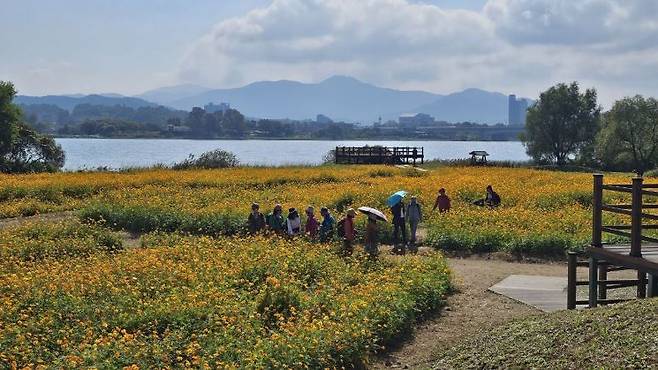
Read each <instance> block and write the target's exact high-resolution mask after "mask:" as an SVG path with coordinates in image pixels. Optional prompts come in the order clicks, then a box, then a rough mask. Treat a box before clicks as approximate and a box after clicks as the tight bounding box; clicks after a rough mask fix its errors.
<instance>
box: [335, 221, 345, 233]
mask: <svg viewBox="0 0 658 370" xmlns="http://www.w3.org/2000/svg"><path fill="white" fill-rule="evenodd" d="M336 233H338V236H339V237H341V238H344V237H345V219H344V218H341V219H340V221H338V223H337V224H336Z"/></svg>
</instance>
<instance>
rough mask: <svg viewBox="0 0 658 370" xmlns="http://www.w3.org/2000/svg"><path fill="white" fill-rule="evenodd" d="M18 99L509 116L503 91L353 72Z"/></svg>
mask: <svg viewBox="0 0 658 370" xmlns="http://www.w3.org/2000/svg"><path fill="white" fill-rule="evenodd" d="M16 102H17V103H19V104H25V105H30V104H52V105H56V106H59V107H61V108H63V109H67V110H69V111H70V110H72V109H73V107H75V105H78V104H85V103H87V104H93V105H110V106H113V105H124V106H128V107H132V108H138V107H142V106H157V105H164V106H167V107H171V108H175V109H182V110H188V111H189V110H190V109H191V108H192V107H195V106H197V107H203V106H204V105H206V104H208V103H210V102H212V103H215V104H217V103H220V102H228V103H230V104H231V107H233V108H235V109H238V110H239V111H240V112H242V113H243V114H244V115H245V116H248V117H255V118H272V119H283V118H290V119H297V120H304V119H315V117H316V116H317V115H318V114H324V115H326V116H328V117H330V118H332V119H334V120H338V121H340V120H342V121H347V122H360V123H366V124H367V123H372V122H375V121H377V120H378V118H379V117H382V119H383V120H388V119H393V120H396V119H397V118H398V116H399V115H401V114H404V113H426V114H430V115H432V116H434V117H435V118H436V119H437V120H440V121H447V122H465V121H469V122H478V123H489V124H494V123H505V122H507V119H508V117H507V115H508V111H507V104H508V103H507V95H504V94H502V93H499V92H490V91H485V90H481V89H475V88H471V89H466V90H463V91H460V92H456V93H452V94H448V95H440V94H434V93H430V92H425V91H403V90H395V89H390V88H383V87H378V86H375V85H372V84H368V83H365V82H362V81H359V80H357V79H355V78H353V77H347V76H333V77H330V78H328V79H326V80H324V81H322V82H319V83H303V82H297V81H288V80H280V81H259V82H254V83H251V84H248V85H245V86H243V87H238V88H231V89H210V88H207V87H203V86H199V85H192V84H184V85H177V86H167V87H162V88H158V89H154V90H149V91H146V92H144V93H142V94H140V95H137V96H134V97H124V96H121V95H118V94H103V95H86V96H77V95H76V96H71V95H69V96H57V95H51V96H44V97H32V96H18V97H17V99H16ZM530 102H532V101H531V100H530Z"/></svg>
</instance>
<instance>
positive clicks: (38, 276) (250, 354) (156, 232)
mask: <svg viewBox="0 0 658 370" xmlns="http://www.w3.org/2000/svg"><path fill="white" fill-rule="evenodd" d="M607 181H609V182H613V181H614V182H627V181H628V178H627V177H625V176H623V175H616V176H609V177H608V179H607ZM488 184H492V185H493V186H494V189H495V190H496V191H497V192H498V193H499V194H500V195H501V197H502V205H501V206H500V207H498V208H497V209H487V208H480V207H476V206H473V205H471V202H472V201H473V200H476V199H478V198H481V197H482V196H483V195H484V188H485V187H486V185H488ZM440 187H444V188H446V189H447V192H448V195H449V196H450V197H451V198H452V210H451V211H450V212H448V213H446V214H439V213H438V212H431V207H432V204H433V201H434V197H435V196H436V192H437V190H438V189H439V188H440ZM400 189H404V190H407V191H409V192H410V193H412V194H415V195H417V196H418V199H419V201H420V202H421V204H423V205H424V213H425V220H424V228H425V229H426V230H427V236H426V238H425V241H424V243H425V244H428V245H431V246H433V247H435V248H436V249H443V250H450V251H466V252H490V251H506V252H512V253H533V254H538V255H549V256H561V255H563V254H564V251H565V250H567V249H578V248H580V247H582V245H584V244H586V243H587V240H588V238H589V236H590V219H591V214H590V213H591V211H590V209H589V207H590V202H591V176H590V175H588V174H573V173H560V172H548V171H536V170H530V169H509V168H473V167H469V168H459V167H445V168H433V169H430V170H429V171H427V172H421V171H416V170H412V169H400V168H395V167H382V166H344V167H340V166H339V167H335V166H327V167H292V168H235V169H226V170H195V171H172V170H162V169H158V170H145V171H128V172H120V173H59V174H39V175H20V176H9V175H0V201H1V203H0V218H8V217H15V216H29V215H33V214H38V213H47V212H57V211H75V212H76V214H77V215H78V217H77V218H75V219H73V220H65V221H60V222H50V223H35V222H30V223H27V224H25V225H22V226H13V227H4V228H0V367H9V368H11V367H24V366H26V367H38V366H40V365H49V366H52V367H57V368H59V367H64V368H66V367H90V366H91V367H103V368H116V367H121V366H133V365H135V366H137V367H141V368H153V367H158V368H170V367H208V368H220V367H228V368H234V367H246V368H279V367H291V368H305V367H306V368H319V367H329V368H333V367H340V366H347V367H350V366H354V365H356V366H360V365H361V364H362V363H363V362H364V361H367V358H368V356H369V354H371V353H372V352H376V351H378V350H380V349H381V348H382V347H385V346H386V345H387V344H388V343H389V342H392V341H394V340H395V339H396V338H397V337H399V336H400V335H401V334H403V333H405V332H406V331H408V330H409V329H410V328H411V326H412V324H413V322H414V321H415V320H416V319H417V318H418V317H419V316H422V314H423V313H424V312H427V311H429V310H432V309H434V308H436V307H437V306H439V305H440V304H441V303H442V301H443V299H444V297H445V295H446V294H447V292H448V291H449V289H450V273H449V271H448V269H447V267H446V263H445V260H444V258H443V257H442V254H440V253H430V254H429V255H426V256H409V255H407V256H404V257H388V256H384V257H382V258H380V259H379V260H377V261H371V260H368V259H367V258H366V257H365V255H364V254H363V253H362V252H359V253H357V254H356V255H355V256H354V257H351V258H342V257H340V256H339V253H337V251H336V248H337V246H336V243H334V244H327V245H322V244H318V243H315V242H312V241H308V240H305V239H304V238H297V239H294V240H289V239H284V238H268V237H265V236H256V237H249V236H246V235H245V234H246V233H245V221H246V215H247V214H248V212H249V207H250V205H251V203H252V202H258V203H260V204H261V207H262V210H263V211H264V212H269V210H270V209H271V207H272V206H273V205H274V204H275V203H282V204H283V205H284V208H288V207H297V208H298V209H303V208H305V207H306V206H308V205H313V206H315V208H316V210H319V208H320V207H321V206H327V207H329V208H330V209H331V210H332V212H333V213H334V216H335V217H336V218H338V217H340V216H342V215H343V214H344V212H345V210H346V209H347V208H349V207H358V206H362V205H368V206H373V207H376V208H380V209H382V210H386V204H385V202H386V198H387V197H388V195H389V194H391V193H392V192H394V191H397V190H400ZM606 201H607V202H611V201H614V202H617V201H628V200H627V199H606ZM364 221H365V217H363V216H359V217H357V226H358V228H359V230H358V231H359V233H362V232H363V228H364ZM612 221H613V220H606V222H612ZM614 221H617V220H614ZM0 226H1V225H0ZM119 230H125V231H132V232H138V233H140V234H141V235H142V236H141V241H140V243H139V245H138V246H126V245H124V244H125V243H124V239H123V237H122V235H123V234H120V233H118V232H117V231H119ZM124 234H125V233H124ZM389 234H390V226H386V227H383V226H382V228H381V239H382V240H383V241H384V242H386V241H387V239H388V238H389V236H390V235H389ZM357 249H358V248H357ZM359 250H360V249H359Z"/></svg>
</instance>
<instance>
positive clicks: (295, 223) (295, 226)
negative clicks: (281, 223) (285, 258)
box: [286, 208, 302, 236]
mask: <svg viewBox="0 0 658 370" xmlns="http://www.w3.org/2000/svg"><path fill="white" fill-rule="evenodd" d="M286 226H287V227H288V236H296V235H299V233H300V232H301V231H302V219H301V218H300V217H299V212H297V210H296V209H295V208H290V209H288V218H287V219H286Z"/></svg>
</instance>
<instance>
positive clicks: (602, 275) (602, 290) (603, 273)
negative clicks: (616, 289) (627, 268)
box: [599, 263, 608, 299]
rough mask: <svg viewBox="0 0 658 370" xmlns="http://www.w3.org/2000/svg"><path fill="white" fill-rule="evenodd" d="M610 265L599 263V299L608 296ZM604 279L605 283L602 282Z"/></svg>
mask: <svg viewBox="0 0 658 370" xmlns="http://www.w3.org/2000/svg"><path fill="white" fill-rule="evenodd" d="M607 280H608V265H607V264H605V263H603V264H599V299H606V298H608V284H606V283H605V282H606V281H607ZM602 281H603V283H601V282H602Z"/></svg>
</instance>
